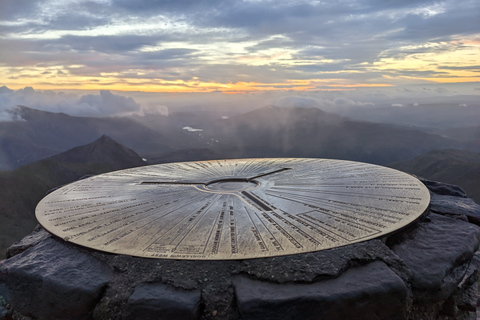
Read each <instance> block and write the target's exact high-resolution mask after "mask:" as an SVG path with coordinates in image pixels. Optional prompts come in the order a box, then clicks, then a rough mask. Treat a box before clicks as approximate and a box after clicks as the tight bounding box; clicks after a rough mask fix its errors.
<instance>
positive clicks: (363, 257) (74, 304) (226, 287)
mask: <svg viewBox="0 0 480 320" xmlns="http://www.w3.org/2000/svg"><path fill="white" fill-rule="evenodd" d="M424 183H425V185H427V187H428V188H429V189H430V190H431V195H432V200H431V205H430V211H429V212H428V213H427V214H426V215H425V216H423V217H422V218H421V219H419V220H418V221H417V222H416V223H414V224H412V225H410V226H409V227H407V228H405V229H404V230H402V231H400V232H397V233H396V234H394V235H390V236H386V237H383V238H381V239H375V240H370V241H366V242H363V243H358V244H353V245H349V246H345V247H341V248H336V249H332V250H326V251H320V252H314V253H307V254H298V255H292V256H283V257H275V258H264V259H252V260H243V261H180V260H177V261H176V260H159V259H158V260H157V259H144V258H136V257H130V256H122V255H113V254H108V253H101V252H95V251H93V250H89V249H85V248H81V247H78V246H76V245H73V244H70V243H66V242H64V241H63V240H61V239H58V238H56V237H54V236H52V235H50V234H49V233H47V232H46V231H44V230H43V229H41V228H40V227H39V228H37V229H36V230H35V231H34V232H33V233H32V234H31V235H29V236H27V237H26V238H24V239H23V240H22V241H21V242H20V243H18V244H15V245H13V246H12V247H11V248H10V249H9V251H8V259H6V260H2V261H0V319H11V318H13V319H24V320H25V319H262V320H265V319H275V320H279V319H289V320H291V319H302V320H307V319H329V320H331V319H342V320H343V319H399V320H400V319H424V320H428V319H475V308H476V304H477V297H478V292H477V279H478V275H477V272H478V262H477V259H476V257H475V256H474V253H475V251H476V250H477V249H478V246H479V243H480V228H479V227H478V226H477V225H476V224H478V223H479V221H480V206H479V205H477V204H476V203H475V202H473V201H472V200H471V199H468V198H467V197H466V195H465V193H464V192H463V191H462V190H461V189H460V188H458V187H456V186H451V185H446V184H442V183H436V182H432V181H424Z"/></svg>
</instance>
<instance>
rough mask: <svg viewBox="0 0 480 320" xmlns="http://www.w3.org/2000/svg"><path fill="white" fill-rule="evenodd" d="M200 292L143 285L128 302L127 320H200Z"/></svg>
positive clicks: (136, 289)
mask: <svg viewBox="0 0 480 320" xmlns="http://www.w3.org/2000/svg"><path fill="white" fill-rule="evenodd" d="M199 306H200V291H198V290H191V291H186V290H181V289H175V288H173V287H171V286H168V285H165V284H161V283H142V284H139V285H137V286H136V287H135V291H134V292H133V294H132V295H131V296H130V298H129V299H128V302H127V309H128V315H127V317H126V319H129V320H133V319H142V320H149V319H152V320H176V319H182V320H193V319H197V318H198V312H199Z"/></svg>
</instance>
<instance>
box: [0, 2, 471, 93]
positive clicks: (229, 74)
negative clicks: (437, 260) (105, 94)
mask: <svg viewBox="0 0 480 320" xmlns="http://www.w3.org/2000/svg"><path fill="white" fill-rule="evenodd" d="M27 4H28V5H27ZM479 6H480V4H479V3H478V1H474V0H461V1H460V2H458V1H457V0H455V1H454V0H444V1H440V2H438V1H436V2H432V1H428V0H423V1H415V2H402V3H400V2H398V3H397V2H395V3H391V4H389V3H385V2H381V1H380V2H378V1H376V0H368V1H339V2H318V1H309V0H303V1H295V2H284V1H269V0H265V1H236V2H235V3H233V4H232V3H230V2H225V1H221V0H218V1H211V2H203V1H200V2H198V1H177V2H175V3H174V2H170V1H167V2H163V1H155V2H152V1H146V0H141V1H126V0H95V1H73V0H59V1H53V0H48V1H42V2H40V1H37V2H31V1H26V0H22V1H13V0H5V1H2V2H1V3H0V28H1V29H0V31H1V32H0V48H1V49H0V58H1V59H0V84H1V85H4V86H6V87H7V88H9V89H11V90H19V89H22V88H25V87H33V88H34V89H35V90H54V91H57V92H59V91H62V90H77V91H90V92H91V91H99V90H111V91H122V92H158V93H218V92H219V93H225V94H232V93H236V94H249V93H253V92H258V93H262V92H284V93H288V92H326V91H345V92H351V91H355V90H357V89H359V88H363V89H365V88H372V89H380V88H392V87H396V86H400V85H415V84H436V83H438V84H444V83H445V84H447V83H448V84H456V83H459V84H460V83H479V82H480V34H479V33H478V12H479V10H480V7H479Z"/></svg>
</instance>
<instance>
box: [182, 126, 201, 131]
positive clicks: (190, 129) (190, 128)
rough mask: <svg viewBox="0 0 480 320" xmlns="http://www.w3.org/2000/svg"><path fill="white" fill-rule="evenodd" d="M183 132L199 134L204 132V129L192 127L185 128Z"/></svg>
mask: <svg viewBox="0 0 480 320" xmlns="http://www.w3.org/2000/svg"><path fill="white" fill-rule="evenodd" d="M183 130H187V131H188V132H199V131H203V129H194V128H192V127H183Z"/></svg>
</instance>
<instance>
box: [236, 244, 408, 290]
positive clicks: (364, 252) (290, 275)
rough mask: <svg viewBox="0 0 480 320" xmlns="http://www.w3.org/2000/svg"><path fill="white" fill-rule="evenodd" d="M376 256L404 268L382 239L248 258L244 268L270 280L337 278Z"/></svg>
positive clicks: (243, 270) (257, 276)
mask: <svg viewBox="0 0 480 320" xmlns="http://www.w3.org/2000/svg"><path fill="white" fill-rule="evenodd" d="M375 260H382V261H389V262H390V261H392V264H395V265H396V266H397V267H398V268H399V269H401V265H400V264H401V263H402V261H401V260H400V259H398V257H397V256H396V255H395V254H393V253H392V251H391V250H390V249H389V248H388V247H387V246H386V245H385V244H384V243H383V242H382V241H380V240H377V239H375V240H371V241H366V242H360V243H355V244H351V245H348V246H343V247H338V248H334V249H330V250H324V251H317V252H311V253H306V254H298V255H290V256H280V257H274V258H268V259H251V260H244V261H243V262H242V267H241V268H240V271H241V272H242V273H245V274H248V275H250V276H253V277H255V278H257V279H259V280H267V281H270V282H278V283H283V282H292V281H294V282H312V281H315V280H317V279H319V278H323V279H328V278H335V277H337V276H338V275H339V274H341V273H342V272H343V271H345V270H346V269H348V268H349V267H350V266H352V265H355V261H363V263H367V262H368V261H370V262H373V261H375ZM395 260H397V261H395Z"/></svg>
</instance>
